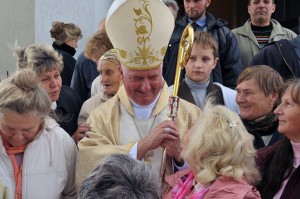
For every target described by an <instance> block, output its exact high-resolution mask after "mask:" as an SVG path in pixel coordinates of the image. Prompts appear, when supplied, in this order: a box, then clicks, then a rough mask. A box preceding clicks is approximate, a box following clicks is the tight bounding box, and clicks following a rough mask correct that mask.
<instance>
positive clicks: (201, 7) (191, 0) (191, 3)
mask: <svg viewBox="0 0 300 199" xmlns="http://www.w3.org/2000/svg"><path fill="white" fill-rule="evenodd" d="M210 2H211V0H184V1H183V3H184V10H185V13H186V15H187V16H188V17H189V18H190V19H192V20H199V19H201V18H202V16H203V15H204V14H205V12H206V8H207V7H208V6H209V4H210Z"/></svg>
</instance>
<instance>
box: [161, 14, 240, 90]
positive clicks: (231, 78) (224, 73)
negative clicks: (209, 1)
mask: <svg viewBox="0 0 300 199" xmlns="http://www.w3.org/2000/svg"><path fill="white" fill-rule="evenodd" d="M187 24H188V18H187V16H184V17H183V18H181V19H179V20H178V21H177V22H176V24H175V29H174V31H173V34H172V37H171V39H170V42H169V46H168V49H167V52H166V55H165V58H164V67H163V76H164V79H165V80H166V82H167V84H168V85H169V86H170V85H172V84H173V83H174V76H175V71H176V62H177V55H178V47H179V42H180V39H181V35H182V32H183V30H184V28H185V27H186V25H187ZM206 25H207V32H208V33H210V34H212V35H213V36H214V37H215V39H216V40H217V41H218V44H219V52H218V57H219V62H218V63H217V65H216V68H215V69H214V70H213V71H212V80H213V82H219V83H221V84H223V85H224V86H227V87H230V88H235V86H236V80H237V78H238V76H239V74H240V73H241V71H242V62H241V56H240V50H239V47H238V44H237V40H236V38H235V36H234V35H233V33H232V32H231V31H230V30H229V29H228V28H227V27H226V25H227V22H225V21H223V20H221V19H216V18H215V17H214V16H213V15H212V14H210V13H208V12H207V13H206ZM182 77H184V72H183V74H182Z"/></svg>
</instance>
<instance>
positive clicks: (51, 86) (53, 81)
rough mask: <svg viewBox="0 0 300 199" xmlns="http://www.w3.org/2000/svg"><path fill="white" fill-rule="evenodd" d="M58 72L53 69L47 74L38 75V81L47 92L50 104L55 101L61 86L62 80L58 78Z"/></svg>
mask: <svg viewBox="0 0 300 199" xmlns="http://www.w3.org/2000/svg"><path fill="white" fill-rule="evenodd" d="M60 72H61V71H60V70H58V69H53V70H52V71H49V72H44V73H42V74H40V75H39V79H40V81H41V83H42V85H43V87H44V89H45V90H46V91H47V93H48V95H49V97H50V99H51V102H55V101H57V99H58V97H59V93H60V89H61V86H62V80H61V76H60Z"/></svg>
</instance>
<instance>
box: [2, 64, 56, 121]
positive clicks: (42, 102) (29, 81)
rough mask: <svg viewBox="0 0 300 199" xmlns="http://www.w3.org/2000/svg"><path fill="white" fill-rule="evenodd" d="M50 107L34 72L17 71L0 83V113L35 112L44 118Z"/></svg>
mask: <svg viewBox="0 0 300 199" xmlns="http://www.w3.org/2000/svg"><path fill="white" fill-rule="evenodd" d="M50 107H51V101H50V98H49V96H48V93H47V92H46V91H45V89H44V88H43V87H42V86H40V85H39V80H38V78H37V77H36V74H35V72H33V71H32V70H30V69H21V70H18V71H16V72H15V73H14V74H13V75H12V76H11V77H9V78H7V79H5V80H3V81H2V82H1V83H0V113H3V112H4V111H5V110H11V111H14V112H16V113H19V114H24V113H28V112H32V111H35V112H36V113H37V114H38V115H39V116H40V117H41V118H45V117H46V116H47V115H48V114H49V112H50Z"/></svg>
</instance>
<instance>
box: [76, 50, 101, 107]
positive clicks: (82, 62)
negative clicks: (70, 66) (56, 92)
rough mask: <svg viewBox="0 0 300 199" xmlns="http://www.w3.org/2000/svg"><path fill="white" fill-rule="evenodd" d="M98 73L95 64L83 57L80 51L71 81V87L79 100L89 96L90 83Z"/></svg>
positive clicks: (82, 100)
mask: <svg viewBox="0 0 300 199" xmlns="http://www.w3.org/2000/svg"><path fill="white" fill-rule="evenodd" d="M98 75H99V72H98V71H97V64H96V63H95V62H93V61H92V60H90V59H87V58H85V56H84V53H83V52H82V53H81V54H80V55H79V56H78V59H77V62H76V65H75V69H74V72H73V77H72V81H71V88H73V89H74V91H76V93H77V94H78V95H79V96H80V99H81V102H85V101H86V100H87V99H89V98H90V97H91V88H92V83H93V81H94V79H96V77H98Z"/></svg>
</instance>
